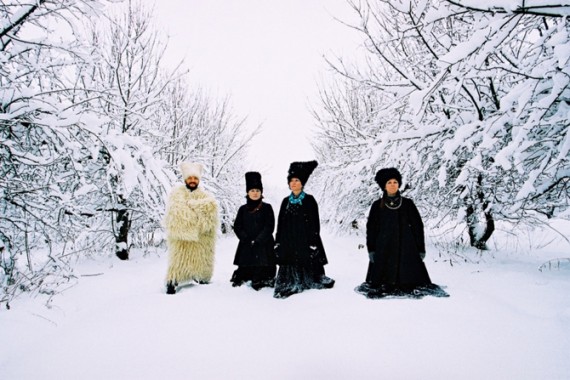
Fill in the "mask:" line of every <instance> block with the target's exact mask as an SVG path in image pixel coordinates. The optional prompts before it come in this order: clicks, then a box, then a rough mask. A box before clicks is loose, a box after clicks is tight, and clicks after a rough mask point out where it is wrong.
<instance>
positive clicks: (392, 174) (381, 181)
mask: <svg viewBox="0 0 570 380" xmlns="http://www.w3.org/2000/svg"><path fill="white" fill-rule="evenodd" d="M391 179H395V180H396V181H398V184H400V186H402V175H401V174H400V172H399V171H398V169H396V168H384V169H380V170H378V172H377V173H376V177H374V180H375V181H376V183H377V184H378V186H380V188H381V189H382V190H384V189H385V188H386V182H388V181H389V180H391Z"/></svg>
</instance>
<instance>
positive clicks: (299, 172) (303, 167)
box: [287, 160, 319, 186]
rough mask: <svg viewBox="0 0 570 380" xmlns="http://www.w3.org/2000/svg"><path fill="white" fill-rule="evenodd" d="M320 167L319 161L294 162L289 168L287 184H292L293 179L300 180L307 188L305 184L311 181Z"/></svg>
mask: <svg viewBox="0 0 570 380" xmlns="http://www.w3.org/2000/svg"><path fill="white" fill-rule="evenodd" d="M317 166H319V163H318V162H317V161H314V160H313V161H306V162H292V163H291V165H290V166H289V175H288V176H287V182H291V178H298V179H299V181H301V183H302V184H303V186H305V183H306V182H307V180H308V179H309V176H310V175H311V173H313V170H315V168H316V167H317Z"/></svg>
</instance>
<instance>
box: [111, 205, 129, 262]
mask: <svg viewBox="0 0 570 380" xmlns="http://www.w3.org/2000/svg"><path fill="white" fill-rule="evenodd" d="M119 205H120V207H121V208H120V209H119V210H117V218H116V220H115V221H116V226H117V230H116V231H115V243H116V245H115V247H116V251H115V254H116V255H117V257H118V258H119V259H121V260H128V259H129V244H128V236H129V229H130V226H131V219H130V218H131V215H130V213H129V210H128V209H127V207H126V201H125V199H123V197H119Z"/></svg>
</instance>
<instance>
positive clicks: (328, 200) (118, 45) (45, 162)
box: [0, 0, 570, 306]
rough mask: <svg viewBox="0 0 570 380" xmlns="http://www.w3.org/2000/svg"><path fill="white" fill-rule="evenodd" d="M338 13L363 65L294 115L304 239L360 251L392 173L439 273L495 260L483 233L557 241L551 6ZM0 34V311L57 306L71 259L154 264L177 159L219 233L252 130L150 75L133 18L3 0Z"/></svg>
mask: <svg viewBox="0 0 570 380" xmlns="http://www.w3.org/2000/svg"><path fill="white" fill-rule="evenodd" d="M348 3H349V4H350V5H351V7H352V9H353V11H354V16H355V19H356V20H357V22H355V23H352V24H350V25H347V27H351V28H354V29H357V30H359V31H360V32H361V33H362V36H363V50H364V57H365V58H364V60H363V61H360V62H357V63H353V62H349V60H348V59H347V58H344V57H337V58H329V64H330V67H331V68H332V69H333V70H334V71H335V75H334V79H333V80H332V81H331V82H326V83H323V84H322V87H321V97H320V99H319V101H318V102H315V103H314V104H313V114H314V117H315V123H316V127H315V133H314V139H313V146H314V150H315V153H316V155H317V159H318V161H319V162H320V163H321V164H320V166H319V168H318V170H317V171H315V174H314V175H313V177H312V178H311V184H310V188H311V191H312V192H313V193H314V194H315V195H316V197H317V199H318V200H319V206H320V208H321V219H322V221H323V223H325V224H327V226H328V228H330V229H331V230H332V231H333V232H335V233H338V234H350V233H356V234H362V227H363V225H364V223H365V218H366V213H367V209H368V207H369V206H370V203H371V201H372V200H373V199H374V198H376V197H377V196H378V194H379V192H378V188H377V185H376V184H375V183H374V181H373V179H374V173H375V171H376V170H378V169H380V168H381V167H385V166H395V167H398V168H399V169H400V170H401V171H402V173H403V174H404V183H403V185H404V188H405V191H404V195H405V196H409V197H411V198H413V199H414V201H415V202H416V203H417V204H418V206H419V208H420V210H421V211H422V215H423V216H424V217H425V219H426V224H427V225H428V228H429V230H430V231H431V232H430V233H431V234H432V236H437V237H438V238H437V239H436V240H437V241H434V242H435V246H437V244H439V245H440V246H439V247H438V248H439V249H438V251H439V252H438V254H443V255H446V257H445V258H444V259H446V260H449V261H450V262H453V261H461V260H471V259H475V260H476V255H482V253H481V252H483V250H486V249H489V248H491V249H494V248H493V247H489V242H490V241H491V240H490V239H491V237H492V235H493V233H494V232H495V231H496V230H501V229H503V230H511V231H512V232H513V233H514V235H515V236H520V237H521V239H522V240H524V239H525V237H526V236H528V234H530V233H531V232H529V231H532V229H534V228H539V229H549V230H551V231H554V232H555V235H557V236H559V238H560V239H562V240H564V241H566V242H567V240H565V239H566V238H565V236H564V235H565V234H564V231H558V230H556V229H555V226H556V225H557V222H556V221H557V220H558V219H563V220H565V219H568V217H569V212H570V211H569V208H568V199H569V197H568V195H569V194H568V192H569V186H568V185H569V178H570V167H569V150H570V136H569V134H568V127H569V124H570V121H569V115H570V108H569V105H570V90H569V88H568V86H569V83H570V64H569V60H570V26H569V20H568V15H569V14H570V10H569V9H570V3H569V2H568V1H558V2H552V3H548V4H544V2H540V4H539V5H540V6H539V5H536V6H533V3H532V2H526V4H527V8H525V9H521V7H520V6H519V5H518V4H519V2H517V1H503V2H501V4H503V5H502V6H497V5H496V4H495V3H493V6H491V3H492V2H490V1H486V2H478V5H477V8H475V7H473V6H472V5H471V4H470V2H469V1H435V0H434V1H404V0H401V1H396V2H394V1H374V2H372V1H370V2H351V1H349V2H348ZM537 4H538V3H537ZM0 16H1V20H2V25H0V28H1V30H0V46H1V49H0V61H1V62H2V68H1V69H0V81H1V82H0V87H1V88H0V91H1V96H2V98H1V100H2V104H1V107H2V108H1V109H0V120H1V121H0V123H1V124H0V128H1V130H0V135H1V141H0V159H1V160H2V166H1V167H2V169H1V170H2V176H1V178H2V179H1V180H0V188H1V190H2V200H1V204H0V206H1V207H2V216H1V217H0V250H1V261H0V283H1V285H2V294H0V302H2V303H4V304H6V305H7V306H8V305H9V302H10V301H11V300H12V299H13V298H14V297H17V296H18V295H19V294H21V293H23V292H39V293H43V294H47V295H48V296H49V295H50V294H56V293H57V292H58V289H60V288H61V287H62V286H66V285H67V284H69V283H70V281H73V280H74V279H75V278H74V276H73V266H74V263H76V262H77V260H79V259H80V258H82V257H97V256H99V255H104V256H108V255H110V254H111V255H113V254H115V255H117V256H118V257H119V258H121V259H127V258H128V256H129V250H130V249H131V248H132V247H135V248H142V249H144V248H145V247H157V246H161V245H163V232H162V229H161V225H160V221H161V218H162V214H163V212H164V202H165V198H166V194H167V193H168V191H169V190H170V188H171V187H172V186H173V185H174V184H175V183H176V182H177V181H179V179H178V178H177V164H178V163H179V162H182V161H185V160H193V161H199V162H202V163H204V165H205V167H206V176H205V178H204V184H205V186H206V187H207V188H208V190H210V191H211V192H212V193H214V195H215V197H216V199H217V200H218V202H219V203H220V206H221V207H220V209H221V220H222V225H221V226H220V232H224V233H225V232H230V231H231V223H232V219H233V217H234V215H235V212H236V210H237V207H238V206H239V204H240V203H241V201H242V199H243V194H242V192H243V190H242V189H243V186H241V184H242V181H243V180H242V176H243V172H244V168H245V166H244V162H245V160H246V157H247V144H248V141H250V140H251V137H252V136H254V135H255V134H256V133H257V132H258V131H259V128H245V127H246V124H247V119H246V118H244V117H240V116H238V115H235V113H234V111H233V110H232V107H231V104H230V101H229V100H228V99H221V100H219V99H214V98H212V97H211V96H209V95H208V94H207V91H205V90H202V89H200V88H194V87H193V86H192V85H191V84H190V83H188V81H186V73H185V72H184V71H183V69H182V65H181V66H179V67H177V68H175V69H174V70H170V69H166V68H165V65H164V63H163V62H162V57H163V53H164V49H166V48H167V43H166V40H165V38H164V37H163V36H162V35H161V34H160V33H159V32H157V31H156V30H155V29H153V26H152V25H153V24H152V22H151V21H152V9H149V8H147V7H144V6H143V5H142V3H137V2H134V1H133V2H131V1H125V2H119V3H117V2H107V1H95V0H93V1H90V0H84V1H73V0H64V1H57V2H56V1H41V2H38V3H37V4H34V5H25V4H23V3H22V2H20V1H18V0H13V1H5V2H3V3H2V5H0ZM363 62H364V64H363ZM247 131H253V132H247ZM339 183H341V184H342V186H338V185H337V184H339ZM563 225H564V226H566V224H563ZM514 227H517V228H514ZM515 239H516V238H515ZM553 239H554V238H553ZM532 244H534V243H529V247H530V246H532ZM541 244H542V243H540V244H539V245H541ZM470 246H473V247H475V249H470V248H468V247H470ZM495 249H496V247H495ZM474 255H475V257H474ZM553 259H555V260H556V259H563V258H553Z"/></svg>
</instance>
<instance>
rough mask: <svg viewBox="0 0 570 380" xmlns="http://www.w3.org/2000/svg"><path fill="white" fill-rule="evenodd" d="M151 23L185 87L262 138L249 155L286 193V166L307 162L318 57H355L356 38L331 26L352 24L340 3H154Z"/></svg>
mask: <svg viewBox="0 0 570 380" xmlns="http://www.w3.org/2000/svg"><path fill="white" fill-rule="evenodd" d="M155 11H156V15H157V17H158V20H159V22H160V23H161V25H162V29H163V30H165V31H166V32H167V33H168V35H169V37H170V42H169V50H170V52H169V55H168V60H169V61H172V62H175V61H179V60H180V59H182V58H183V57H185V63H186V66H187V67H188V68H190V70H191V81H192V83H196V84H199V85H200V86H202V87H203V88H204V89H206V90H209V91H210V92H211V93H212V94H214V95H217V96H219V97H220V98H221V97H223V96H225V95H230V96H231V102H232V104H233V106H234V110H235V112H236V114H238V115H241V116H248V125H249V126H251V127H255V126H256V125H258V124H260V123H262V124H263V126H264V129H263V132H262V133H261V134H260V135H259V136H258V137H257V138H256V139H254V141H253V142H252V144H251V147H250V152H251V154H250V156H251V158H252V161H253V163H252V164H251V165H250V167H248V170H256V171H260V172H261V173H262V175H263V178H264V182H270V183H271V184H277V185H283V186H285V187H286V176H287V169H288V167H289V163H290V162H292V161H299V160H302V161H304V160H309V159H314V158H315V157H314V154H313V152H312V149H311V147H310V142H309V139H310V136H311V134H310V129H311V128H312V127H313V125H314V123H313V119H312V116H311V114H310V110H309V107H310V105H311V104H316V103H317V98H316V93H317V83H318V81H319V78H321V77H327V76H328V75H330V70H328V68H327V65H326V63H325V61H324V59H323V56H324V55H326V56H329V57H334V56H341V55H342V56H351V55H353V54H355V52H356V49H357V45H358V44H359V43H360V36H358V34H356V33H355V32H354V31H352V30H351V29H350V28H348V27H346V26H344V25H342V24H341V23H339V22H338V21H336V20H335V19H334V18H335V17H336V18H340V19H342V20H350V19H353V18H354V16H353V13H352V12H351V11H350V9H349V7H348V5H347V3H346V1H345V0H239V1H238V0H161V1H157V2H156V6H155Z"/></svg>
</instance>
